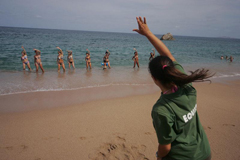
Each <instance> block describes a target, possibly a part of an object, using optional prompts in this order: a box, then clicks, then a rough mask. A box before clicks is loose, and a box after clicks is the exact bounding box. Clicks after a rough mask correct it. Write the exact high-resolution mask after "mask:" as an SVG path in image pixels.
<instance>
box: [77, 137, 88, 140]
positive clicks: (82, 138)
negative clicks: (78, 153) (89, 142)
mask: <svg viewBox="0 0 240 160" xmlns="http://www.w3.org/2000/svg"><path fill="white" fill-rule="evenodd" d="M79 138H80V139H81V140H85V139H87V138H86V137H79Z"/></svg>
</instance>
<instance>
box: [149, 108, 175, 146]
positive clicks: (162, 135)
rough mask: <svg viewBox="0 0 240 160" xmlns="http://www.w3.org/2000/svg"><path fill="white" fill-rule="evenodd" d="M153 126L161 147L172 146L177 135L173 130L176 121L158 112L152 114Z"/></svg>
mask: <svg viewBox="0 0 240 160" xmlns="http://www.w3.org/2000/svg"><path fill="white" fill-rule="evenodd" d="M152 118H153V126H154V128H155V131H156V133H157V138H158V143H159V144H161V145H166V144H170V143H172V142H173V141H174V139H175V138H176V133H175V131H174V130H173V124H174V120H173V118H171V117H170V116H168V115H163V114H159V113H158V112H156V111H153V112H152Z"/></svg>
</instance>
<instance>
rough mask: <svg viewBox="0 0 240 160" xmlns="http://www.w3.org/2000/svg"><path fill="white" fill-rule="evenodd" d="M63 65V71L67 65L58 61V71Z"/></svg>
mask: <svg viewBox="0 0 240 160" xmlns="http://www.w3.org/2000/svg"><path fill="white" fill-rule="evenodd" d="M61 66H62V68H63V72H65V65H64V63H62V64H60V63H58V72H60V67H61Z"/></svg>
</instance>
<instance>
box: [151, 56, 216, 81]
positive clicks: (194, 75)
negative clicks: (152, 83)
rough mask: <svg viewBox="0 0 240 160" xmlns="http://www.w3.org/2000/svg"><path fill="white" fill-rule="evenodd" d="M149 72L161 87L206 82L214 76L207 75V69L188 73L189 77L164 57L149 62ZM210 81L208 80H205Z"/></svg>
mask: <svg viewBox="0 0 240 160" xmlns="http://www.w3.org/2000/svg"><path fill="white" fill-rule="evenodd" d="M148 69H149V72H150V73H151V75H152V77H153V78H154V79H156V80H159V81H160V82H161V83H162V84H163V85H166V86H171V85H174V84H175V85H178V86H183V85H185V84H188V83H191V82H199V81H201V82H202V81H206V80H207V78H210V77H212V76H213V75H214V74H211V73H209V70H208V69H204V68H203V69H197V70H195V71H190V73H191V74H190V75H187V74H184V73H182V72H181V71H179V70H178V69H176V68H175V67H174V64H173V61H172V60H171V59H170V58H169V57H166V56H157V57H156V58H154V59H153V60H151V61H150V62H149V66H148ZM207 81H210V80H207Z"/></svg>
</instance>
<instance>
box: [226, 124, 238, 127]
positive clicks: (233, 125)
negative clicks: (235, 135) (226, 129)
mask: <svg viewBox="0 0 240 160" xmlns="http://www.w3.org/2000/svg"><path fill="white" fill-rule="evenodd" d="M223 126H232V127H235V124H223Z"/></svg>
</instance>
